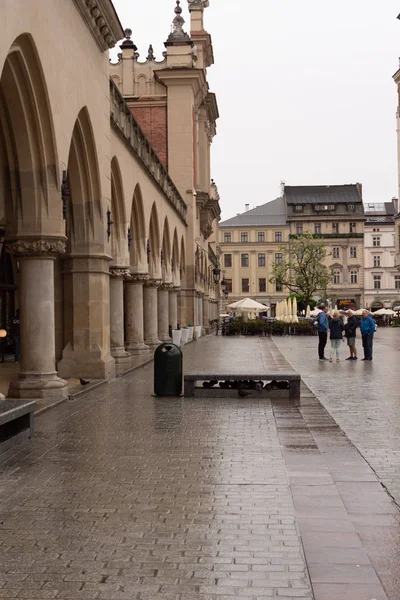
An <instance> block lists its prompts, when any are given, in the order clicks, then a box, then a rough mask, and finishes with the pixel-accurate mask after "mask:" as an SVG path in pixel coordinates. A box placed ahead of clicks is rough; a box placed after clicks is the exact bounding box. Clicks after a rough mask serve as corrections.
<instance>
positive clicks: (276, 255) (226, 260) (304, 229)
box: [219, 184, 365, 316]
mask: <svg viewBox="0 0 400 600" xmlns="http://www.w3.org/2000/svg"><path fill="white" fill-rule="evenodd" d="M283 192H284V193H283V197H282V198H278V199H276V200H273V201H272V202H269V203H267V204H263V205H261V206H259V207H257V208H255V209H253V210H247V211H246V212H244V213H242V214H240V215H237V216H236V217H233V218H232V219H228V220H226V221H223V222H221V223H220V225H219V231H220V236H219V240H220V248H221V253H222V268H223V270H224V277H225V279H226V280H227V284H228V292H229V300H232V301H235V300H238V299H240V298H243V297H246V296H251V297H252V298H256V299H257V300H258V301H260V302H262V303H264V304H267V305H268V306H270V307H271V309H270V312H269V314H270V315H271V316H274V314H275V306H276V303H277V302H279V301H280V300H282V299H283V298H286V297H287V295H288V293H289V292H288V290H287V289H282V290H281V289H277V288H276V284H271V283H269V279H270V277H271V276H272V263H273V262H275V261H279V260H281V258H282V250H283V249H284V248H285V246H286V245H290V241H291V240H293V239H295V238H296V237H297V236H300V235H303V234H310V235H312V236H314V237H315V238H316V239H322V240H323V241H324V243H325V245H326V247H327V253H328V256H327V259H326V265H327V266H328V267H329V268H331V269H332V282H331V284H330V286H329V287H328V289H327V297H328V299H329V300H330V301H331V303H332V304H333V305H335V304H338V306H339V307H341V308H350V307H357V308H360V307H362V305H363V286H364V221H365V216H364V208H363V203H362V192H361V185H360V184H356V185H341V186H284V189H283Z"/></svg>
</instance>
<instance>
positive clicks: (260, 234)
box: [257, 231, 265, 242]
mask: <svg viewBox="0 0 400 600" xmlns="http://www.w3.org/2000/svg"><path fill="white" fill-rule="evenodd" d="M257 237H258V241H259V242H265V233H264V232H263V231H259V232H258V236H257Z"/></svg>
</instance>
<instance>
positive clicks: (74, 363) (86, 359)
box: [58, 346, 115, 379]
mask: <svg viewBox="0 0 400 600" xmlns="http://www.w3.org/2000/svg"><path fill="white" fill-rule="evenodd" d="M99 354H100V353H99V352H95V351H92V352H78V351H76V350H75V351H74V350H70V349H69V348H68V346H67V347H66V348H64V352H63V358H62V360H61V361H60V362H59V363H58V372H59V374H60V375H61V376H62V377H83V378H84V379H113V378H114V377H115V360H114V358H113V357H112V356H104V357H102V356H99Z"/></svg>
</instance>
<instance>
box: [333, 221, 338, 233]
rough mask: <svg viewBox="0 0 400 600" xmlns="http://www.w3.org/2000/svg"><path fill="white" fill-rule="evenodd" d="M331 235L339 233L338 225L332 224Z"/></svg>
mask: <svg viewBox="0 0 400 600" xmlns="http://www.w3.org/2000/svg"><path fill="white" fill-rule="evenodd" d="M332 231H333V233H339V223H332Z"/></svg>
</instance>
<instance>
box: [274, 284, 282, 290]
mask: <svg viewBox="0 0 400 600" xmlns="http://www.w3.org/2000/svg"><path fill="white" fill-rule="evenodd" d="M275 289H276V291H277V292H281V291H282V284H281V283H278V282H276V284H275Z"/></svg>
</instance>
